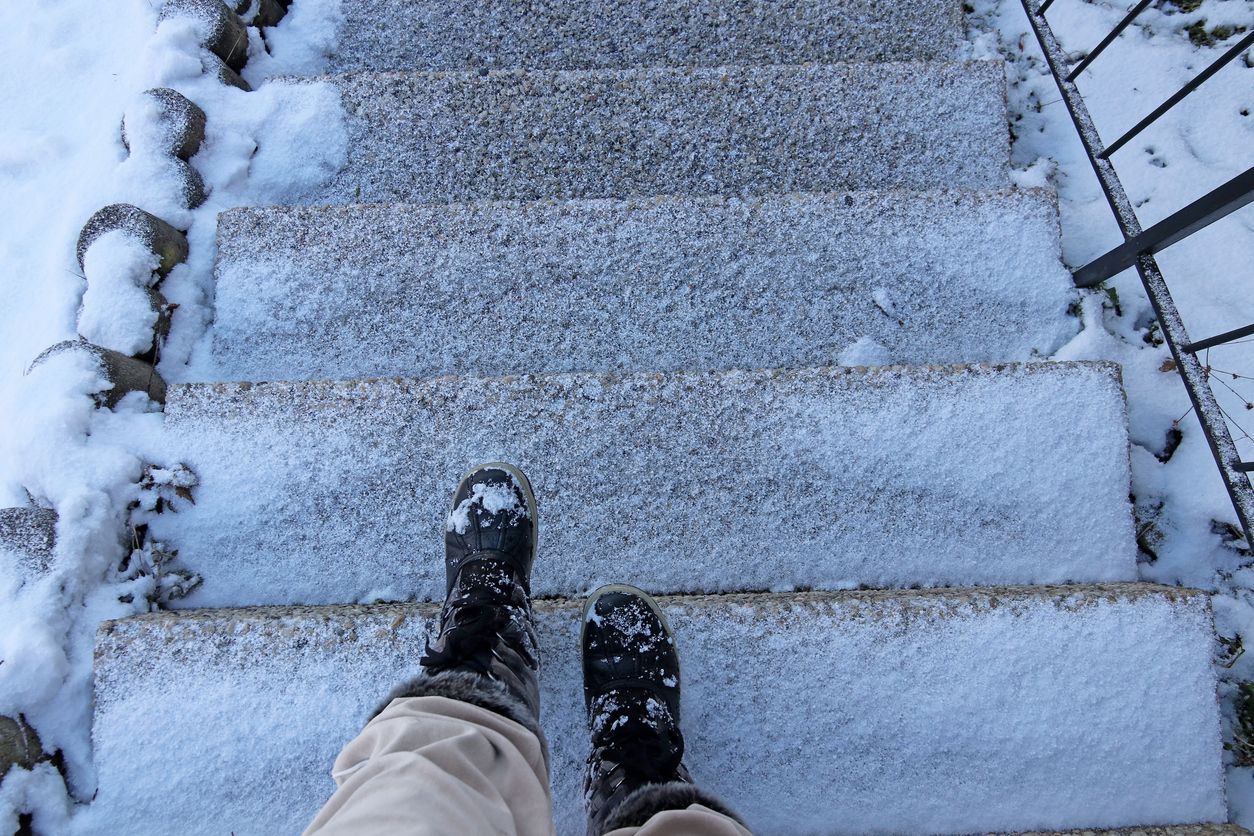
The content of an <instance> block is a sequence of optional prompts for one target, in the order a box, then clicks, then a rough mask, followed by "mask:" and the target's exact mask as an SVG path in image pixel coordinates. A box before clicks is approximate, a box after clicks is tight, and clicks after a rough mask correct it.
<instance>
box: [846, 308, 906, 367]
mask: <svg viewBox="0 0 1254 836" xmlns="http://www.w3.org/2000/svg"><path fill="white" fill-rule="evenodd" d="M877 302H878V300H877ZM836 362H837V363H839V364H840V365H842V366H887V365H890V364H891V363H892V362H893V355H892V352H890V351H889V350H888V349H887V348H885V347H884V346H883V345H882V344H880V343H879V342H876V340H875V339H874V338H872V337H860V338H859V339H858V341H857V342H855V343H854V344H853V345H851V346H849V347H848V348H846V349H845V350H844V351H842V352H841V353H840V354H839V355H838V356H837V357H836Z"/></svg>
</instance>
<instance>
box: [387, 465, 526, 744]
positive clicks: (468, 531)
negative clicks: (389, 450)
mask: <svg viewBox="0 0 1254 836" xmlns="http://www.w3.org/2000/svg"><path fill="white" fill-rule="evenodd" d="M535 553H536V501H535V497H534V495H533V494H532V492H531V485H530V483H529V482H528V481H527V477H526V476H524V475H523V474H522V472H521V471H520V470H518V469H517V468H515V467H514V466H512V465H508V464H503V463H500V462H494V463H492V464H485V465H481V466H479V467H477V468H475V469H474V470H472V471H471V472H470V473H469V474H467V475H466V476H465V477H464V478H463V479H462V481H461V483H460V484H459V485H458V486H457V490H456V492H455V493H454V494H453V506H452V509H451V510H450V512H449V516H448V520H447V523H446V526H445V534H444V554H445V575H446V581H447V587H446V592H447V596H446V598H445V600H444V608H443V609H442V610H441V612H440V632H439V635H438V636H437V637H436V640H435V642H434V643H428V644H427V651H426V654H425V655H424V656H423V657H422V660H421V664H422V666H423V668H424V671H425V675H424V676H421V677H419V678H418V679H416V680H414V681H413V682H410V683H407V684H406V685H404V686H402V687H401V688H400V689H398V690H397V691H396V692H393V694H392V696H391V697H389V700H388V701H390V700H391V699H394V698H396V697H401V696H444V697H449V698H451V699H456V700H461V701H463V702H469V703H473V704H475V705H479V706H481V707H483V708H487V709H489V710H490V711H495V712H496V713H498V714H501V715H503V716H505V717H508V718H509V719H511V720H514V721H516V722H518V723H521V724H522V725H524V726H526V727H527V728H529V729H531V730H532V731H533V732H535V733H536V734H537V736H539V737H540V738H541V739H542V740H543V734H542V733H541V731H540V725H539V717H540V692H539V685H538V683H537V681H536V677H537V673H538V672H539V668H540V656H539V651H538V648H537V642H536V634H535V627H534V625H533V623H532V617H531V598H530V596H531V566H532V563H533V562H534V561H535ZM386 704H387V702H385V703H384V705H386Z"/></svg>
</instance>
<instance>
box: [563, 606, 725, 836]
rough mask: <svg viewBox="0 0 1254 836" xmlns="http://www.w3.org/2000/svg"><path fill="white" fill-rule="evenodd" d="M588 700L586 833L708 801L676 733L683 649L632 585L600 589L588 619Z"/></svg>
mask: <svg viewBox="0 0 1254 836" xmlns="http://www.w3.org/2000/svg"><path fill="white" fill-rule="evenodd" d="M582 643H583V677H584V680H583V681H584V686H583V690H584V702H585V705H586V706H587V709H588V722H589V725H590V726H591V729H592V754H591V755H589V757H588V764H587V771H586V772H585V774H584V800H585V802H586V804H587V807H588V833H589V835H590V836H601V834H603V833H606V832H607V831H610V830H614V829H616V828H619V827H631V826H642V825H644V823H645V822H647V821H648V820H649V818H650V817H651V816H653V815H654V814H655V813H658V812H661V811H663V810H682V809H684V808H686V807H688V806H689V805H690V804H703V805H705V806H706V807H710V808H712V809H714V810H717V811H718V812H720V813H724V814H726V815H728V816H731V817H732V818H736V816H735V814H734V813H732V812H731V811H730V810H729V809H727V807H726V806H725V805H723V804H722V803H721V802H720V801H718V800H717V799H716V798H713V797H712V796H709V795H708V794H706V793H704V792H702V791H701V790H699V789H698V788H697V787H696V786H694V785H693V782H692V777H691V776H690V775H689V774H688V770H687V768H686V767H685V766H684V764H683V757H684V737H683V734H681V733H680V730H679V654H678V653H677V652H676V650H675V637H674V634H673V633H672V632H671V630H670V626H669V625H668V624H667V623H666V617H665V616H664V615H663V614H662V611H661V609H659V608H658V605H657V603H656V602H655V601H654V600H653V599H652V598H651V597H650V596H649V595H648V594H646V593H645V592H643V591H641V590H639V589H637V588H636V587H634V586H626V585H622V584H613V585H610V586H603V587H601V588H600V589H598V590H597V591H595V592H594V593H592V597H591V598H590V599H589V600H588V603H587V605H586V607H585V609H584V620H583V635H582Z"/></svg>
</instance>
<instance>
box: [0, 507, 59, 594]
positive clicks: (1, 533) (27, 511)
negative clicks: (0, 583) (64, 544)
mask: <svg viewBox="0 0 1254 836" xmlns="http://www.w3.org/2000/svg"><path fill="white" fill-rule="evenodd" d="M56 543H57V512H56V511H53V510H51V509H49V508H0V562H2V563H3V564H4V565H3V567H2V568H0V572H3V573H5V574H8V573H9V572H12V573H13V577H15V578H17V579H18V580H19V582H20V581H26V580H31V579H34V578H36V577H38V576H40V575H42V574H43V573H45V572H47V571H48V569H49V568H50V567H51V566H52V559H53V554H54V552H55V550H56Z"/></svg>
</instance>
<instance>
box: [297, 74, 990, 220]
mask: <svg viewBox="0 0 1254 836" xmlns="http://www.w3.org/2000/svg"><path fill="white" fill-rule="evenodd" d="M323 81H329V82H330V83H331V84H333V85H335V86H336V87H338V89H339V91H340V93H341V101H342V103H343V107H344V111H345V115H346V130H347V136H348V158H347V163H346V165H345V167H344V168H343V169H342V170H341V171H340V172H339V174H338V175H336V176H335V177H334V178H332V181H331V182H329V183H328V184H327V185H326V186H325V187H324V188H323V189H321V190H320V191H319V192H318V193H317V194H314V195H311V196H310V198H309V202H313V203H354V202H356V203H360V202H366V203H376V202H396V203H428V202H430V203H444V202H450V201H470V200H485V199H501V200H535V199H543V198H550V197H554V198H556V197H629V196H633V195H659V194H728V195H733V194H734V195H741V194H763V193H769V192H789V191H833V190H839V189H859V188H875V189H891V188H908V189H931V188H943V187H953V188H970V189H998V188H1004V187H1005V186H1008V185H1009V174H1008V160H1009V150H1008V134H1007V132H1006V109H1005V71H1004V69H1003V68H1002V65H1001V62H993V61H983V62H981V61H973V62H939V61H938V62H926V63H895V64H870V63H853V64H810V65H804V66H791V65H788V66H782V65H781V66H769V67H715V68H705V69H696V70H694V69H642V70H625V71H609V70H595V71H579V72H550V71H534V72H532V71H511V72H492V73H486V74H483V75H481V74H479V73H477V72H469V73H378V74H373V73H364V74H349V75H339V76H331V77H329V78H327V79H324V80H323ZM287 83H293V84H300V83H308V82H307V81H305V80H299V79H291V80H289V81H288V82H287Z"/></svg>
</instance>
